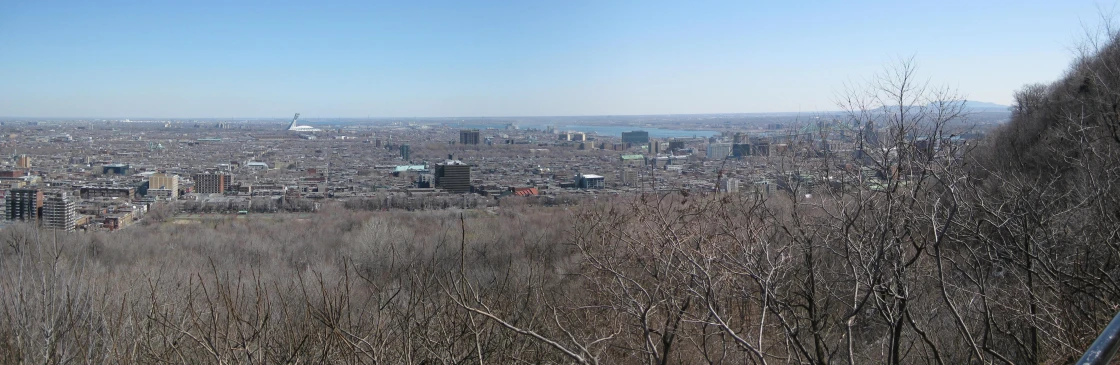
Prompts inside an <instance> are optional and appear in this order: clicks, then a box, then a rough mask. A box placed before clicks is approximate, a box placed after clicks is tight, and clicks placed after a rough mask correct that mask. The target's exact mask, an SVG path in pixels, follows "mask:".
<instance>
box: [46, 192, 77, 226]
mask: <svg viewBox="0 0 1120 365" xmlns="http://www.w3.org/2000/svg"><path fill="white" fill-rule="evenodd" d="M77 221H78V212H77V208H76V204H75V203H74V199H72V197H71V196H70V195H69V194H67V193H66V192H65V191H59V192H51V193H48V194H47V195H46V199H45V201H44V202H43V221H42V222H43V226H44V227H47V228H50V229H57V230H62V231H73V230H74V228H75V226H76V225H77Z"/></svg>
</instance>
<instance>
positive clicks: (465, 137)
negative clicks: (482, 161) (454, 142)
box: [459, 129, 478, 144]
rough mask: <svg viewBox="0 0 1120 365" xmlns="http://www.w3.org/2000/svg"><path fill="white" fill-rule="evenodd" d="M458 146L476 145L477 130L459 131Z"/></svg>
mask: <svg viewBox="0 0 1120 365" xmlns="http://www.w3.org/2000/svg"><path fill="white" fill-rule="evenodd" d="M459 144H478V130H477V129H464V130H461V131H459Z"/></svg>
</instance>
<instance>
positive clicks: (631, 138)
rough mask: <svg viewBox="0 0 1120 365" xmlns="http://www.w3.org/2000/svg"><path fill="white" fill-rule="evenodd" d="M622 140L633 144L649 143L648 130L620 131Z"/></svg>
mask: <svg viewBox="0 0 1120 365" xmlns="http://www.w3.org/2000/svg"><path fill="white" fill-rule="evenodd" d="M622 142H623V143H633V144H646V143H649V132H646V131H631V132H622Z"/></svg>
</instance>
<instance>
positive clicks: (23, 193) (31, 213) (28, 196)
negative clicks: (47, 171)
mask: <svg viewBox="0 0 1120 365" xmlns="http://www.w3.org/2000/svg"><path fill="white" fill-rule="evenodd" d="M42 207H43V192H42V191H40V190H39V189H12V190H9V191H8V195H7V196H6V197H5V200H4V219H6V220H10V221H32V222H34V221H37V220H38V219H39V208H42Z"/></svg>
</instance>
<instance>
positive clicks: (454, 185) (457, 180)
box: [435, 161, 471, 193]
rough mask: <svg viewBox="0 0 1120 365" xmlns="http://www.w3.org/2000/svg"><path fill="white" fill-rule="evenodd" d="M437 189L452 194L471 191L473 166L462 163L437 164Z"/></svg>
mask: <svg viewBox="0 0 1120 365" xmlns="http://www.w3.org/2000/svg"><path fill="white" fill-rule="evenodd" d="M435 179H436V187H438V188H440V189H443V190H447V191H448V192H452V193H469V192H470V191H471V165H467V164H464V163H463V162H461V161H447V162H445V163H441V164H436V173H435Z"/></svg>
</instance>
